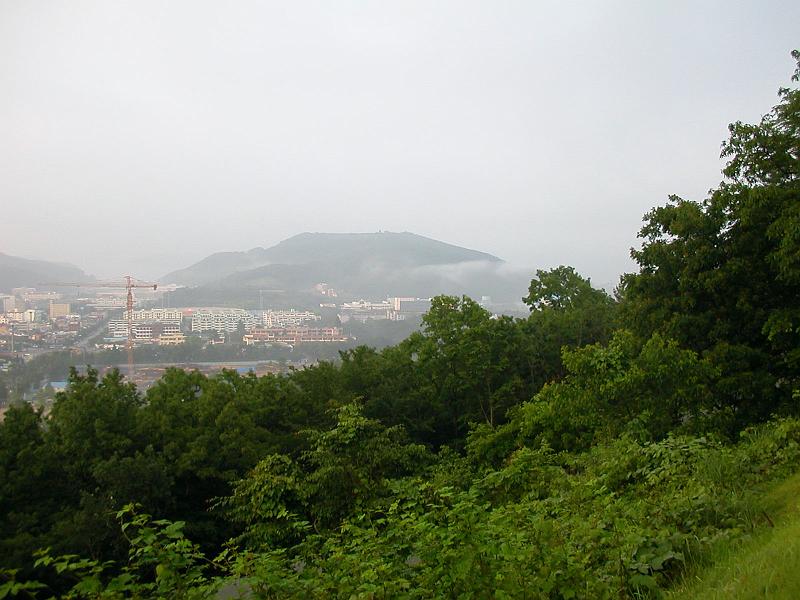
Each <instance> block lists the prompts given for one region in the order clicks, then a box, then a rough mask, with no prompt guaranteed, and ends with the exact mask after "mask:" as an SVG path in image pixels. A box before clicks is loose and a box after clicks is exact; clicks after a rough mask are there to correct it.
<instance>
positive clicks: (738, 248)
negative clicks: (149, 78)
mask: <svg viewBox="0 0 800 600" xmlns="http://www.w3.org/2000/svg"><path fill="white" fill-rule="evenodd" d="M793 56H794V58H795V59H796V60H797V61H798V69H797V71H796V73H795V80H797V78H798V77H800V52H795V53H793ZM779 97H780V101H779V104H778V105H777V106H776V107H775V108H774V109H773V110H772V111H771V112H769V113H768V114H767V115H766V116H765V117H764V118H763V119H762V121H761V122H760V123H758V124H755V125H747V124H742V123H736V124H733V125H732V126H731V128H730V131H731V133H730V138H729V140H728V141H727V142H726V143H725V144H724V146H723V156H724V157H726V159H727V160H728V163H727V166H726V168H725V171H724V176H725V180H724V181H723V182H722V183H721V184H720V186H719V187H718V188H717V189H716V190H714V191H712V192H711V194H710V196H709V197H708V198H707V199H705V200H703V201H702V202H694V201H689V200H683V199H680V198H672V199H670V201H669V202H668V203H667V204H666V205H665V206H661V207H657V208H655V209H653V210H652V211H651V212H650V213H648V214H647V215H646V216H645V223H644V227H643V228H642V231H641V238H642V247H641V249H639V250H636V251H635V252H633V256H634V259H635V260H636V261H637V264H638V267H639V268H638V271H637V272H635V273H631V274H628V275H626V276H624V277H623V280H622V284H621V286H620V288H619V289H618V290H617V293H616V294H615V296H614V297H612V296H610V295H609V294H607V293H606V292H605V291H603V290H600V289H596V288H594V287H593V286H592V285H591V283H590V282H589V281H588V280H587V279H585V278H584V277H582V276H581V275H579V274H578V273H576V272H575V270H574V269H572V268H570V267H567V266H562V267H558V268H556V269H552V270H547V271H545V270H540V271H537V272H536V274H535V276H534V277H533V278H532V280H531V282H530V286H529V291H528V294H527V296H526V297H525V298H524V302H525V303H526V304H527V306H528V307H529V308H530V314H529V316H527V317H526V318H521V319H515V318H511V317H507V316H506V317H494V316H493V315H491V314H490V313H489V312H487V311H486V310H484V309H483V308H482V307H481V306H479V305H478V304H477V303H476V302H475V301H473V300H472V299H470V298H469V297H466V296H462V297H460V298H459V297H453V296H446V295H442V296H438V297H436V298H434V299H433V302H432V306H431V309H430V311H429V312H428V313H427V314H426V315H425V317H424V318H423V322H422V328H421V331H419V332H416V333H414V334H412V335H411V336H410V337H408V338H407V339H405V340H404V341H402V342H401V343H399V344H397V345H394V346H389V347H387V348H384V349H382V350H376V349H373V348H369V347H365V346H359V347H357V348H354V349H350V350H348V351H346V352H342V353H341V356H340V360H338V361H336V362H321V363H319V364H318V365H316V366H314V367H312V368H308V369H304V370H298V371H293V372H291V373H290V374H288V375H286V376H265V377H255V376H254V375H249V376H241V375H239V374H237V373H236V372H223V373H221V374H219V375H216V376H213V377H205V376H203V375H202V374H200V373H197V372H185V371H182V370H178V369H172V370H169V371H168V372H167V373H166V374H165V375H164V377H162V378H161V379H160V380H159V381H158V382H157V383H156V384H155V385H154V386H153V387H151V388H149V389H148V390H147V391H146V393H141V392H140V391H138V390H137V389H136V388H135V386H133V385H131V384H130V383H127V382H126V381H125V380H124V379H123V378H122V377H121V375H120V374H119V373H118V372H112V373H110V374H108V375H106V376H105V377H103V378H99V377H98V374H97V372H96V371H93V370H89V371H88V373H87V374H86V375H79V374H78V373H77V372H75V371H73V372H72V374H71V376H70V379H69V386H68V388H67V389H66V391H64V392H62V393H59V394H58V397H57V400H56V402H55V404H54V406H53V409H52V412H51V413H50V414H48V415H44V414H43V413H42V412H37V411H36V410H34V409H33V408H31V407H30V406H28V405H16V406H12V407H11V408H10V409H9V410H8V412H7V413H6V415H5V419H4V420H3V422H2V423H1V424H0V556H1V557H3V558H2V561H3V568H2V571H0V577H2V580H0V581H1V582H0V598H3V597H14V596H19V597H34V598H49V597H53V596H60V597H69V598H114V599H116V598H217V597H242V598H253V597H256V598H298V599H300V598H304V599H305V598H331V597H335V598H363V599H374V598H420V599H422V598H459V599H466V598H501V599H502V598H560V599H573V598H586V599H598V598H599V599H603V598H608V599H611V598H614V599H616V598H659V597H665V596H667V595H668V594H680V593H683V594H688V595H689V596H690V597H697V596H698V595H701V594H704V593H711V594H713V593H716V592H714V591H713V590H721V591H720V592H719V593H720V594H729V593H730V594H736V593H738V594H741V595H742V597H748V594H755V595H756V596H758V595H759V594H763V593H766V592H769V593H772V591H773V590H778V589H779V590H780V593H785V594H786V593H790V592H791V591H792V590H796V589H797V588H798V581H799V579H798V576H797V571H796V570H795V569H794V568H793V565H794V564H796V554H793V552H794V551H795V550H796V548H797V544H796V543H795V541H794V540H795V539H796V536H795V533H796V528H797V518H796V514H797V505H796V503H795V500H794V499H795V498H796V496H795V495H794V494H795V492H796V490H797V486H798V480H797V472H798V468H799V467H800V410H798V408H799V404H800V305H798V303H797V298H798V297H800V234H798V232H800V154H799V153H798V148H800V91H798V90H796V89H793V88H787V89H783V90H781V91H780V96H779ZM782 482H783V483H782ZM781 553H782V554H781ZM779 557H780V558H779ZM692 586H699V587H692ZM712 597H713V596H712ZM726 597H727V596H726Z"/></svg>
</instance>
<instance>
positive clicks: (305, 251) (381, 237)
mask: <svg viewBox="0 0 800 600" xmlns="http://www.w3.org/2000/svg"><path fill="white" fill-rule="evenodd" d="M472 261H484V262H501V261H500V259H499V258H497V257H496V256H492V255H491V254H486V253H485V252H478V251H475V250H469V249H467V248H461V247H459V246H454V245H452V244H447V243H445V242H440V241H437V240H433V239H431V238H427V237H424V236H421V235H416V234H414V233H409V232H402V233H393V232H388V231H386V232H379V233H308V232H306V233H300V234H297V235H295V236H292V237H290V238H288V239H286V240H283V241H282V242H279V243H278V244H276V245H274V246H271V247H270V248H253V249H252V250H248V251H246V252H219V253H216V254H212V255H210V256H208V257H206V258H204V259H203V260H201V261H199V262H197V263H195V264H193V265H191V266H189V267H187V268H185V269H180V270H178V271H173V272H172V273H169V274H167V275H165V276H164V277H162V278H161V279H162V281H165V282H167V283H180V284H184V285H200V284H204V283H211V282H217V281H221V280H223V279H225V278H226V277H229V276H231V275H233V274H234V273H239V274H241V275H242V278H243V279H244V278H246V274H242V272H243V271H244V272H246V271H248V270H250V269H257V268H259V267H266V266H268V265H308V264H331V265H335V264H340V265H341V264H345V265H356V266H360V265H362V264H366V263H375V264H377V265H385V266H386V267H387V268H402V267H422V266H426V265H442V264H457V263H462V262H472Z"/></svg>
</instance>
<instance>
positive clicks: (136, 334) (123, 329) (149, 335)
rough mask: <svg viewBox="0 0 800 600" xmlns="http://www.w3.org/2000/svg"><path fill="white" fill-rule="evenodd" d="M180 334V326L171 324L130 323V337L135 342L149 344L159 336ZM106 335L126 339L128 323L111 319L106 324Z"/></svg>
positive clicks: (124, 320) (151, 322)
mask: <svg viewBox="0 0 800 600" xmlns="http://www.w3.org/2000/svg"><path fill="white" fill-rule="evenodd" d="M180 332H181V326H180V325H175V324H173V323H157V322H153V321H150V322H149V323H142V322H138V323H137V322H134V323H131V337H132V338H133V340H134V341H137V342H149V341H151V340H155V339H158V337H159V336H161V335H174V334H179V333H180ZM108 335H109V337H113V338H127V337H128V321H127V320H126V319H113V320H111V321H109V322H108Z"/></svg>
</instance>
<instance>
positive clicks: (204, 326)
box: [192, 308, 258, 332]
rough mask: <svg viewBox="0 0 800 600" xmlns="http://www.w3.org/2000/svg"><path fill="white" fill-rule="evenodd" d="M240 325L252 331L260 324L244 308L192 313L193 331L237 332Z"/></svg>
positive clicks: (206, 310) (202, 310) (209, 309)
mask: <svg viewBox="0 0 800 600" xmlns="http://www.w3.org/2000/svg"><path fill="white" fill-rule="evenodd" d="M239 323H242V324H244V328H245V330H250V329H252V328H253V327H255V326H256V324H257V323H258V321H257V319H256V317H255V316H253V314H252V313H250V312H248V311H246V310H244V309H242V308H198V309H195V311H194V312H193V313H192V331H229V332H233V331H236V330H237V329H238V327H239Z"/></svg>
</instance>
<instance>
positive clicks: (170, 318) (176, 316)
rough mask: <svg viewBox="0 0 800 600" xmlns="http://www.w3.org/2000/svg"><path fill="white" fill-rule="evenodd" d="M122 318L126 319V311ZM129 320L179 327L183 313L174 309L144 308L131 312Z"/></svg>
mask: <svg viewBox="0 0 800 600" xmlns="http://www.w3.org/2000/svg"><path fill="white" fill-rule="evenodd" d="M122 316H123V318H124V319H127V318H128V311H127V310H126V311H125V312H124V313H123V315H122ZM131 318H132V320H133V321H134V322H136V321H141V322H152V323H169V324H171V325H181V324H182V323H183V312H182V311H180V310H178V309H176V308H145V309H140V310H132V311H131Z"/></svg>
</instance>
